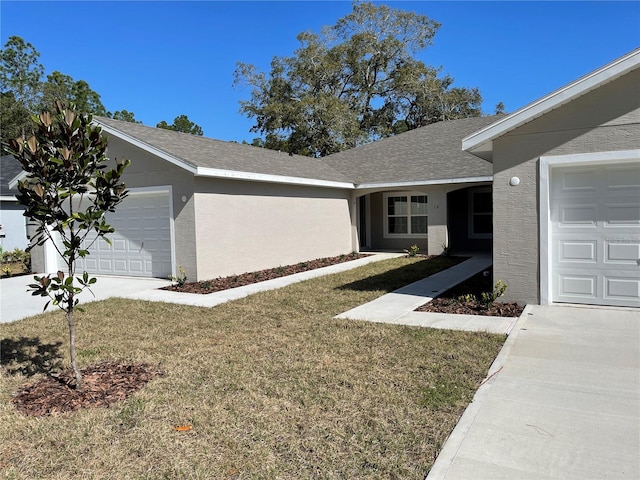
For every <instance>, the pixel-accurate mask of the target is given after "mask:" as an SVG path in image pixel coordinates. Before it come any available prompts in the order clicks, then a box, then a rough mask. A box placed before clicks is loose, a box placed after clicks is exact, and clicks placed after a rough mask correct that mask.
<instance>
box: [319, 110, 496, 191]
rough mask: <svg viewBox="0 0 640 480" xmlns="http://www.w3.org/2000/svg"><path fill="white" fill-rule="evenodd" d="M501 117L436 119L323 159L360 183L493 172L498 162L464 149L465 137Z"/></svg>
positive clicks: (432, 179)
mask: <svg viewBox="0 0 640 480" xmlns="http://www.w3.org/2000/svg"><path fill="white" fill-rule="evenodd" d="M500 117H501V116H498V115H496V116H489V117H475V118H465V119H461V120H450V121H446V122H438V123H433V124H431V125H427V126H425V127H421V128H417V129H415V130H410V131H408V132H405V133H401V134H399V135H396V136H393V137H389V138H385V139H382V140H378V141H377V142H373V143H369V144H366V145H363V146H360V147H356V148H353V149H351V150H346V151H344V152H340V153H336V154H334V155H330V156H328V157H325V158H324V159H323V160H324V162H325V163H327V164H328V165H329V166H331V167H333V168H335V169H336V170H339V171H340V172H342V173H343V174H344V175H346V176H347V177H349V178H350V179H351V180H352V181H353V182H355V183H356V184H363V183H400V182H420V181H437V180H450V179H456V178H469V177H484V176H491V175H493V167H492V165H491V164H490V163H489V162H487V161H485V160H482V159H480V158H478V157H476V156H474V155H472V154H470V153H467V152H464V151H462V139H463V138H464V137H466V136H467V135H469V134H471V133H473V132H475V131H477V130H479V129H481V128H483V127H485V126H487V125H490V124H491V123H493V122H495V121H496V120H498V119H499V118H500Z"/></svg>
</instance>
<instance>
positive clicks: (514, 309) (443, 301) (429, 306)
mask: <svg viewBox="0 0 640 480" xmlns="http://www.w3.org/2000/svg"><path fill="white" fill-rule="evenodd" d="M487 272H488V274H485V273H484V272H480V273H478V274H477V275H474V276H473V277H471V278H469V279H468V280H466V281H464V282H462V283H460V284H458V285H456V286H455V287H453V288H451V289H450V290H447V291H446V292H444V293H443V294H442V295H440V296H439V297H438V298H434V299H433V300H432V301H430V302H429V303H425V304H424V305H421V306H420V307H418V308H416V311H417V312H433V313H453V314H458V315H486V316H491V317H519V316H520V315H521V314H522V310H523V309H524V307H521V306H520V305H518V304H517V303H515V302H509V303H502V302H500V301H495V302H494V303H493V304H491V305H487V304H485V303H483V302H481V301H479V300H478V299H480V298H482V293H483V292H491V291H492V290H493V285H492V284H491V278H492V275H491V270H488V271H487ZM471 297H472V298H475V299H476V300H473V299H472V298H471Z"/></svg>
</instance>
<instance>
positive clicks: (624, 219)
mask: <svg viewBox="0 0 640 480" xmlns="http://www.w3.org/2000/svg"><path fill="white" fill-rule="evenodd" d="M603 220H604V223H605V226H608V225H614V226H618V225H620V226H624V225H629V226H635V225H640V205H637V204H633V203H610V204H607V205H606V206H605V216H604V218H603Z"/></svg>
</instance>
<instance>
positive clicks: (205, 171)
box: [195, 167, 355, 190]
mask: <svg viewBox="0 0 640 480" xmlns="http://www.w3.org/2000/svg"><path fill="white" fill-rule="evenodd" d="M195 175H196V176H197V177H211V178H228V179H233V180H247V181H253V182H265V183H285V184H289V185H305V186H312V187H326V188H345V189H348V190H353V189H354V188H355V187H354V185H353V183H350V182H335V181H331V180H318V179H315V178H303V177H289V176H285V175H272V174H269V173H253V172H242V171H236V170H222V169H219V168H209V167H198V168H197V169H196V172H195Z"/></svg>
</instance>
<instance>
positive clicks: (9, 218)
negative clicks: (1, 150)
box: [0, 155, 29, 252]
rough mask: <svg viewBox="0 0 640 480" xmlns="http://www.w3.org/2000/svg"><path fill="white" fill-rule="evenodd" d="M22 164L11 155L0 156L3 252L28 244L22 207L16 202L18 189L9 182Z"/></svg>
mask: <svg viewBox="0 0 640 480" xmlns="http://www.w3.org/2000/svg"><path fill="white" fill-rule="evenodd" d="M21 171H22V165H20V162H19V161H18V160H17V159H15V158H14V157H13V156H11V155H2V156H1V157H0V247H2V251H3V252H8V251H11V250H14V249H16V248H19V249H21V250H24V249H25V248H27V247H28V246H29V240H28V239H27V227H26V223H25V220H26V219H25V218H24V216H23V215H22V213H23V212H24V207H23V206H22V205H20V204H19V203H18V200H17V199H16V194H17V193H18V190H17V189H16V188H15V187H14V188H10V187H9V182H10V181H11V180H12V179H13V178H15V177H16V176H17V175H19V174H20V172H21Z"/></svg>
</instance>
